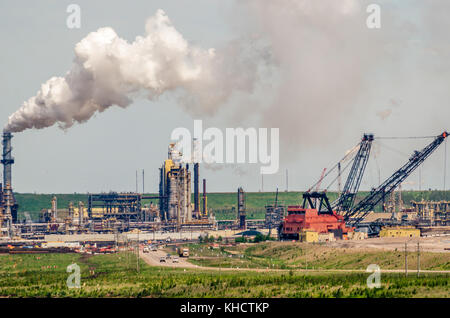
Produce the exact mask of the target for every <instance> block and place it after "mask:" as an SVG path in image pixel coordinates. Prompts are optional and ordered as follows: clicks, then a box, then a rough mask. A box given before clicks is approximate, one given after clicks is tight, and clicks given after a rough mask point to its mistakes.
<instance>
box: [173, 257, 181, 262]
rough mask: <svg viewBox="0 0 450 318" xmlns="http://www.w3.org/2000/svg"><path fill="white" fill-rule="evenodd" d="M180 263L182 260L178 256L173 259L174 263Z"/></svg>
mask: <svg viewBox="0 0 450 318" xmlns="http://www.w3.org/2000/svg"><path fill="white" fill-rule="evenodd" d="M179 261H180V258H179V257H178V256H174V257H173V258H172V263H179Z"/></svg>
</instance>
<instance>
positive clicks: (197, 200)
mask: <svg viewBox="0 0 450 318" xmlns="http://www.w3.org/2000/svg"><path fill="white" fill-rule="evenodd" d="M198 182H199V180H198V163H195V164H194V212H199V211H200V194H199V189H198Z"/></svg>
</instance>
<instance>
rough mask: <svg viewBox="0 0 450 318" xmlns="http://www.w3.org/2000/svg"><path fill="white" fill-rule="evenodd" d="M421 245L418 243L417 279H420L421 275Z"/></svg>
mask: <svg viewBox="0 0 450 318" xmlns="http://www.w3.org/2000/svg"><path fill="white" fill-rule="evenodd" d="M419 244H420V243H419V242H417V277H419V273H420V245H419Z"/></svg>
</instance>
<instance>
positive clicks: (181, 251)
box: [177, 247, 189, 257]
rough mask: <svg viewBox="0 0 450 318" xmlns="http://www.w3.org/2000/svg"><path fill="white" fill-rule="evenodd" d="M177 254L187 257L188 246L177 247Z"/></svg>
mask: <svg viewBox="0 0 450 318" xmlns="http://www.w3.org/2000/svg"><path fill="white" fill-rule="evenodd" d="M177 254H178V255H179V256H180V257H189V248H188V247H177Z"/></svg>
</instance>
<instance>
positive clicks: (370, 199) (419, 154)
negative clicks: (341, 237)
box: [344, 131, 448, 226]
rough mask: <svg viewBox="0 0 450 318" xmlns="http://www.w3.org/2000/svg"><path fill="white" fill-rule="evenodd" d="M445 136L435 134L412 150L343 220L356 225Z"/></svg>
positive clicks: (425, 157)
mask: <svg viewBox="0 0 450 318" xmlns="http://www.w3.org/2000/svg"><path fill="white" fill-rule="evenodd" d="M447 137H448V133H447V132H446V131H444V132H443V133H442V134H440V135H438V136H436V137H435V138H434V140H433V141H432V142H431V143H430V144H429V145H428V146H426V147H425V148H423V149H422V150H421V151H414V153H413V154H412V155H411V157H410V158H409V160H408V162H406V163H405V164H404V165H403V166H402V167H401V168H400V169H398V170H397V171H396V172H394V174H392V176H390V177H389V178H388V179H387V180H386V181H384V182H383V183H382V184H380V185H379V186H378V187H377V188H375V189H373V190H372V191H371V192H370V194H369V195H367V196H366V197H365V198H364V199H363V200H362V201H360V202H359V203H358V204H357V205H356V206H354V207H353V209H351V210H350V211H348V212H347V213H345V214H344V219H345V221H346V222H348V223H350V224H351V226H356V225H357V224H358V223H359V222H361V220H363V219H364V217H365V216H366V215H367V214H368V213H369V212H370V211H372V210H373V208H374V207H375V206H376V205H377V204H378V203H379V202H380V201H381V200H383V198H384V197H385V196H386V195H389V194H390V193H391V192H392V191H394V190H395V188H396V187H397V186H398V185H399V184H400V183H402V182H403V181H404V180H405V179H406V178H407V177H408V176H409V175H410V174H411V173H412V172H413V171H414V170H415V169H416V168H417V167H418V166H419V165H421V164H422V162H424V161H425V159H427V158H428V157H429V156H430V155H431V154H432V153H433V152H434V150H436V148H437V147H439V145H440V144H441V143H442V142H443V141H444V140H445V139H446V138H447Z"/></svg>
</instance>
